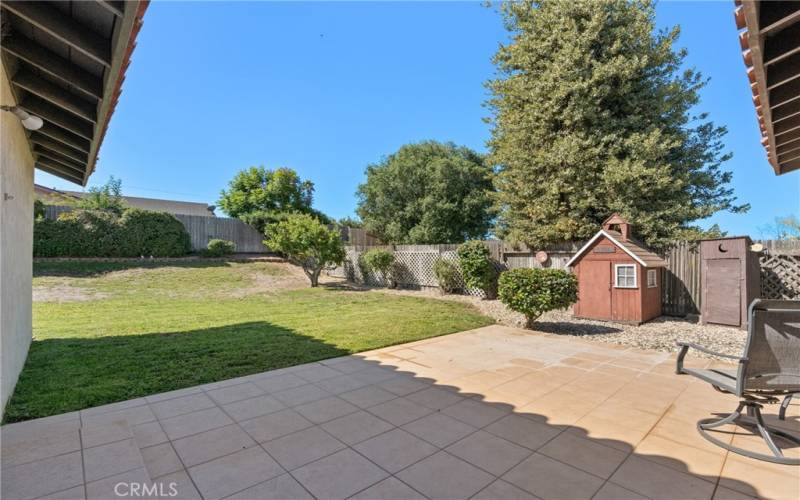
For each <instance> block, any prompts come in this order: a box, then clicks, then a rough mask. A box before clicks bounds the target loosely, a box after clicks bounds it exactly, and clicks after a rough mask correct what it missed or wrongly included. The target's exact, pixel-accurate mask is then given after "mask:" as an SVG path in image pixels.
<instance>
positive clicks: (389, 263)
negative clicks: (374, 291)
mask: <svg viewBox="0 0 800 500" xmlns="http://www.w3.org/2000/svg"><path fill="white" fill-rule="evenodd" d="M361 262H362V263H363V264H364V266H365V267H366V268H367V269H368V270H370V271H372V272H373V273H376V274H378V275H380V277H381V278H383V282H384V283H386V284H387V285H388V286H389V288H394V287H395V286H396V283H395V281H394V274H393V273H392V268H393V267H394V254H393V253H392V252H390V251H388V250H381V249H379V248H376V249H373V250H367V251H366V252H364V254H363V255H361Z"/></svg>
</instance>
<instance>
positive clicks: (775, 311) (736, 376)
mask: <svg viewBox="0 0 800 500" xmlns="http://www.w3.org/2000/svg"><path fill="white" fill-rule="evenodd" d="M748 316H749V322H748V330H747V343H746V345H745V348H744V354H743V355H742V357H737V356H729V355H726V354H721V353H717V352H714V351H711V350H709V349H706V348H704V347H701V346H698V345H696V344H691V343H686V342H678V345H679V346H680V353H679V354H678V362H677V370H676V371H677V373H678V374H688V375H692V376H693V377H697V378H699V379H700V380H704V381H706V382H708V383H709V384H711V385H712V386H713V387H714V389H716V390H718V391H720V392H724V393H727V394H734V395H736V396H737V397H739V398H740V401H739V405H738V406H737V407H736V410H734V412H733V413H731V414H729V415H727V416H725V417H723V418H706V419H703V420H700V421H699V422H697V430H698V432H700V434H701V435H702V436H703V437H704V438H706V439H707V440H709V441H711V442H712V443H714V444H716V445H717V446H721V447H723V448H725V449H727V450H730V451H732V452H734V453H738V454H740V455H744V456H747V457H751V458H755V459H758V460H766V461H768V462H775V463H779V464H786V465H800V459H796V458H787V457H785V456H784V455H783V452H782V451H781V450H780V448H778V447H777V446H776V445H775V441H774V438H773V436H778V437H781V438H784V439H786V440H788V441H790V442H791V443H792V444H794V445H795V446H800V437H797V436H794V435H791V434H789V433H787V432H786V431H783V430H780V429H776V428H775V427H772V426H769V425H767V424H766V423H764V418H763V417H762V416H761V409H762V408H763V407H764V405H765V404H776V403H780V402H781V398H784V399H783V403H782V404H781V407H782V408H783V411H782V412H781V413H782V414H785V407H786V406H788V404H789V401H790V400H791V396H792V395H795V394H800V300H762V299H756V300H754V301H753V303H752V304H750V308H749V310H748ZM689 349H696V350H698V351H701V352H704V353H707V354H713V355H715V356H719V357H721V358H727V359H734V360H736V361H738V367H737V368H732V369H716V368H714V369H697V368H687V367H685V366H683V361H684V358H685V357H686V354H687V352H688V351H689ZM744 408H747V414H746V415H743V414H742V410H743V409H744ZM727 424H738V425H743V426H747V427H751V428H752V427H754V428H755V429H756V430H757V431H758V433H759V434H760V435H761V437H762V438H763V439H764V441H765V442H766V444H767V446H768V447H769V449H770V451H771V452H772V455H768V454H764V453H756V452H753V451H749V450H745V449H742V448H738V447H736V446H733V445H732V444H728V443H725V442H723V441H721V440H719V439H717V438H715V437H714V436H711V435H710V434H709V433H708V430H709V429H714V428H716V427H721V426H723V425H727Z"/></svg>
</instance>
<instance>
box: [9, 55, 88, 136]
mask: <svg viewBox="0 0 800 500" xmlns="http://www.w3.org/2000/svg"><path fill="white" fill-rule="evenodd" d="M11 83H13V84H14V85H16V86H18V87H21V88H23V89H25V90H27V91H28V92H30V93H31V94H34V95H37V96H39V97H41V98H42V99H45V100H46V101H49V102H50V103H52V104H55V105H56V106H58V107H59V108H62V109H65V110H67V111H69V112H70V113H72V114H74V115H77V116H80V117H81V118H83V119H84V120H88V121H90V122H92V123H97V105H96V104H92V103H90V102H88V101H85V100H83V99H81V98H80V97H78V96H76V95H75V94H73V93H71V92H69V91H68V90H66V89H63V88H61V87H59V86H58V85H56V84H54V83H52V82H50V81H48V80H45V79H44V78H42V77H40V76H38V75H35V74H34V73H33V72H32V71H30V70H28V69H26V68H20V69H19V71H17V73H16V74H15V75H14V76H13V78H12V79H11Z"/></svg>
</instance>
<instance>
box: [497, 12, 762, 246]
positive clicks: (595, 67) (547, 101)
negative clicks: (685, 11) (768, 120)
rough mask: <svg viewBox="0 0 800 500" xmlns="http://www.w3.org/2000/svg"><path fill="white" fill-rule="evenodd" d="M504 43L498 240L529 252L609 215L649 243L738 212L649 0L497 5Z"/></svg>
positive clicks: (576, 236)
mask: <svg viewBox="0 0 800 500" xmlns="http://www.w3.org/2000/svg"><path fill="white" fill-rule="evenodd" d="M501 12H502V14H503V16H504V20H505V24H506V27H507V29H508V30H509V31H510V33H511V39H510V42H509V43H507V44H505V45H502V46H501V47H500V49H499V50H498V52H497V54H496V55H495V57H494V63H495V64H496V65H497V68H498V70H499V77H498V78H497V79H495V80H492V81H489V82H488V84H487V86H488V88H489V89H490V91H491V92H492V97H491V98H490V100H489V102H488V104H489V107H490V109H491V110H492V114H493V116H492V122H493V125H494V128H493V131H492V137H491V139H490V141H489V147H490V149H491V152H492V153H491V159H492V161H493V162H494V163H495V164H496V165H498V166H499V172H498V175H497V177H496V186H497V189H498V191H499V193H498V196H497V204H498V208H499V209H500V217H499V221H498V233H499V234H500V235H502V236H504V237H507V238H508V239H511V240H515V241H520V242H524V243H527V244H529V245H533V246H539V245H546V244H548V243H555V242H561V241H568V240H580V239H586V238H588V237H590V236H591V235H592V234H593V233H594V232H596V231H597V228H598V225H599V224H600V223H601V222H602V221H603V219H605V218H606V217H608V216H609V215H610V214H611V213H613V212H618V213H620V214H622V215H623V216H625V217H627V218H628V219H629V220H630V221H631V222H632V223H634V224H635V226H636V232H637V235H638V236H639V237H640V238H641V239H644V240H645V241H646V242H647V243H649V244H651V245H655V246H660V245H664V244H667V243H668V242H669V241H671V240H673V239H675V238H681V237H684V236H687V235H696V234H698V228H697V227H695V226H693V225H692V222H693V221H696V220H698V219H703V218H706V217H709V216H710V215H712V214H714V213H715V212H717V211H720V210H729V211H732V212H737V211H744V210H747V208H748V206H747V205H741V206H739V205H736V204H735V202H736V198H735V197H734V196H733V190H732V189H731V188H730V187H729V182H730V180H731V173H730V172H727V171H725V170H723V169H722V168H721V164H722V163H723V162H725V161H726V160H728V159H729V158H730V154H727V153H725V152H724V151H723V144H722V137H723V135H724V134H725V133H726V130H725V128H724V127H718V126H715V125H714V124H713V123H712V122H711V121H709V120H708V118H707V115H706V114H700V115H698V116H693V115H692V108H693V107H694V106H695V105H696V104H697V103H698V101H699V95H698V91H699V90H700V89H701V88H702V87H703V86H704V85H705V84H706V83H707V80H705V79H704V78H703V77H702V76H701V75H700V73H698V72H697V71H695V70H693V69H682V64H683V60H684V58H685V57H686V51H685V50H675V49H673V45H674V43H675V41H676V39H677V37H678V34H679V28H678V27H675V28H673V29H671V30H669V31H659V32H656V31H655V20H654V17H655V7H654V4H653V2H650V1H631V0H602V1H583V0H576V1H558V0H538V1H534V0H525V1H522V2H508V3H504V4H503V5H502V7H501Z"/></svg>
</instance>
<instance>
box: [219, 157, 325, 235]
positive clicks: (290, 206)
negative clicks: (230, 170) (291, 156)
mask: <svg viewBox="0 0 800 500" xmlns="http://www.w3.org/2000/svg"><path fill="white" fill-rule="evenodd" d="M313 200H314V183H313V182H311V181H309V180H302V179H300V176H299V175H297V172H295V171H294V170H292V169H291V168H285V167H282V168H278V169H275V170H268V169H266V168H264V167H250V168H248V169H245V170H242V171H240V172H238V173H237V174H236V176H235V177H234V178H233V179H232V180H231V181H230V183H229V184H228V189H224V190H223V191H222V193H221V195H220V199H219V202H218V203H219V206H220V207H222V209H223V210H224V211H225V213H227V214H228V215H230V216H231V217H236V218H239V219H241V220H243V221H244V222H246V223H248V224H250V225H252V226H254V227H255V228H257V229H258V230H259V231H262V232H263V231H264V230H265V229H266V226H267V225H268V224H272V223H275V222H278V221H281V220H284V219H285V218H286V216H287V214H291V213H304V214H312V215H315V216H316V217H318V218H320V219H321V220H323V221H324V222H328V219H327V217H325V216H324V215H322V214H321V213H319V212H317V211H316V210H314V209H313V208H312V207H311V204H312V202H313Z"/></svg>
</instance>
